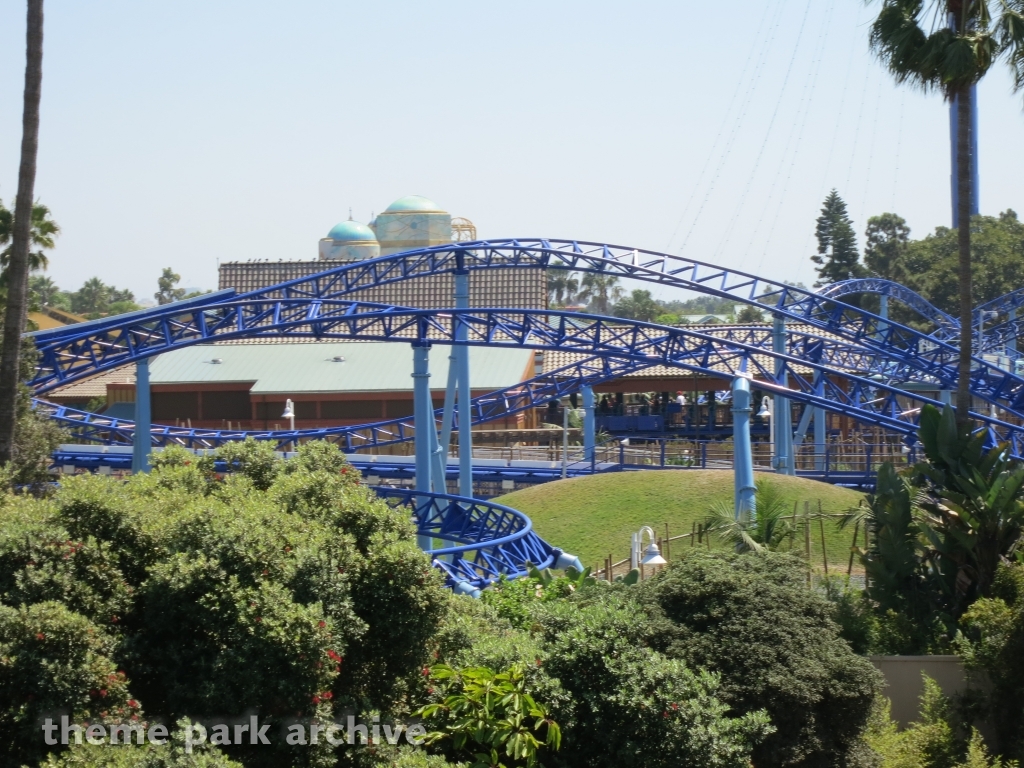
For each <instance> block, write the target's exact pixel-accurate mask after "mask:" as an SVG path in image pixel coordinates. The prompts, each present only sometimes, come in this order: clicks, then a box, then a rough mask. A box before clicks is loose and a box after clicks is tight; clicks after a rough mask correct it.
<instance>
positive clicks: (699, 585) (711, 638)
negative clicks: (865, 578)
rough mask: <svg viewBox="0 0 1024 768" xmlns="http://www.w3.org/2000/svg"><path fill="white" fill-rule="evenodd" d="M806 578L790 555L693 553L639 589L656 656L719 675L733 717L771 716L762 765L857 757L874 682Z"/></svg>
mask: <svg viewBox="0 0 1024 768" xmlns="http://www.w3.org/2000/svg"><path fill="white" fill-rule="evenodd" d="M806 578H807V576H806V568H805V566H804V564H803V563H802V562H801V561H800V560H798V559H797V558H795V557H792V556H790V555H783V554H779V553H774V552H762V553H760V554H757V555H734V556H731V557H728V556H715V555H711V554H709V553H704V552H702V551H700V550H697V551H695V552H693V553H692V554H689V555H688V556H687V557H685V558H683V559H682V560H680V561H678V562H677V563H674V564H673V565H672V567H670V568H667V569H665V570H664V571H663V572H662V573H660V574H658V575H657V576H656V577H654V578H652V579H649V580H648V581H646V582H644V583H643V584H642V585H641V586H640V587H639V589H640V591H641V594H642V599H643V600H644V602H645V604H646V605H648V606H650V608H649V610H650V611H651V615H652V617H653V618H654V619H655V620H656V627H657V632H656V633H655V634H654V635H653V640H654V642H655V644H656V646H657V647H658V648H659V649H661V650H663V652H664V653H665V654H666V655H667V656H669V657H672V658H677V659H681V660H683V661H685V662H686V663H687V665H688V666H690V667H692V668H706V669H709V670H711V671H713V672H715V673H717V674H719V675H720V676H721V690H720V695H721V697H722V698H723V700H724V701H725V702H726V703H728V704H729V705H730V706H731V707H732V708H733V709H734V710H735V711H739V712H752V711H756V710H759V709H764V710H765V711H767V712H768V715H769V716H770V718H771V723H772V725H773V726H774V728H775V733H773V734H772V735H770V736H768V738H766V739H765V740H764V741H763V742H762V743H760V744H759V745H757V746H756V747H755V749H754V753H753V759H754V762H755V764H757V765H758V766H762V767H765V766H784V765H802V766H843V765H856V764H859V763H860V761H861V760H862V759H863V757H864V755H863V754H862V745H861V742H860V733H861V731H862V729H863V727H864V725H865V723H866V722H867V718H868V715H869V713H870V709H871V704H872V701H873V699H874V697H875V695H876V693H877V692H878V689H879V683H880V680H879V676H878V673H877V672H876V671H875V670H874V668H873V667H872V666H871V664H870V663H869V662H868V661H867V660H866V659H863V658H860V657H858V656H856V655H854V654H853V653H852V651H851V650H850V647H849V646H848V645H847V644H846V642H844V641H843V640H842V639H841V638H840V637H839V627H838V626H837V625H836V624H835V623H834V621H833V611H832V608H831V606H830V605H829V603H828V602H827V601H826V600H825V599H824V598H823V597H822V596H821V595H820V594H819V593H817V592H816V591H812V590H809V589H807V586H806Z"/></svg>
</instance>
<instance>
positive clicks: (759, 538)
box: [704, 478, 797, 552]
mask: <svg viewBox="0 0 1024 768" xmlns="http://www.w3.org/2000/svg"><path fill="white" fill-rule="evenodd" d="M756 485H757V491H756V492H755V494H754V509H755V510H756V511H755V514H754V516H753V517H752V518H750V519H743V518H740V519H737V518H736V513H735V510H734V508H733V504H732V503H731V502H730V503H728V504H726V503H723V502H719V503H717V504H715V505H713V506H712V507H711V509H710V510H708V514H707V515H706V516H705V518H704V529H705V530H706V531H708V532H714V533H715V534H717V536H718V538H719V539H721V540H722V541H724V542H725V543H727V544H730V545H731V546H732V547H734V548H735V549H736V551H737V552H763V551H764V550H776V549H778V548H779V547H780V546H781V545H782V543H783V542H785V541H789V542H790V544H791V545H792V543H793V540H794V539H795V538H796V533H797V526H796V525H795V524H794V521H790V520H789V519H787V517H788V516H787V514H786V513H787V512H788V511H789V505H788V504H787V503H786V501H785V499H784V498H783V497H782V491H780V490H779V487H778V486H777V485H775V484H774V483H772V482H771V481H769V480H766V479H763V478H762V479H760V480H758V481H757V483H756Z"/></svg>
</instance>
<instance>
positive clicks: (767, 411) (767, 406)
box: [757, 395, 775, 467]
mask: <svg viewBox="0 0 1024 768" xmlns="http://www.w3.org/2000/svg"><path fill="white" fill-rule="evenodd" d="M757 417H758V418H759V419H764V420H765V421H767V422H768V452H769V457H770V461H769V463H770V464H771V465H772V466H773V467H774V466H775V430H774V429H772V409H771V398H770V397H768V396H767V395H765V396H764V397H762V398H761V410H759V411H758V412H757Z"/></svg>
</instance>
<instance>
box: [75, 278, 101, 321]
mask: <svg viewBox="0 0 1024 768" xmlns="http://www.w3.org/2000/svg"><path fill="white" fill-rule="evenodd" d="M109 304H110V286H109V285H105V284H104V283H103V281H102V280H100V279H99V278H98V277H90V278H89V279H88V280H86V281H85V282H84V283H83V284H82V287H81V288H79V289H78V290H77V291H75V292H74V293H73V294H71V309H72V311H74V312H77V313H79V314H82V315H97V314H99V313H101V312H106V311H107V307H108V305H109Z"/></svg>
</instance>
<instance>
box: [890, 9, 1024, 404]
mask: <svg viewBox="0 0 1024 768" xmlns="http://www.w3.org/2000/svg"><path fill="white" fill-rule="evenodd" d="M881 2H882V9H881V11H880V12H879V14H878V18H877V19H876V20H875V21H874V23H873V24H872V26H871V48H872V49H873V50H874V51H875V53H876V54H878V56H879V58H880V59H881V60H882V61H883V62H884V63H885V65H886V66H887V67H888V69H889V72H890V73H892V75H893V77H895V78H896V82H897V83H911V84H912V85H915V86H917V87H918V88H921V89H922V90H924V91H932V90H938V91H941V92H942V94H943V96H944V97H945V98H946V99H947V100H948V101H950V102H954V101H955V103H956V110H957V111H956V120H957V146H956V158H957V161H956V162H957V179H956V184H957V196H958V204H957V211H956V226H957V235H958V238H957V247H958V250H959V267H960V268H959V272H960V280H959V293H960V359H959V370H958V384H957V392H956V410H957V418H958V419H959V420H961V421H963V422H966V421H968V420H969V419H970V416H969V413H968V412H969V410H970V406H971V393H970V375H971V341H972V339H971V332H972V328H971V322H972V320H971V318H972V310H973V304H974V302H973V300H972V295H971V230H970V224H971V199H972V197H973V196H972V189H971V187H972V183H973V182H972V179H973V176H972V169H971V163H973V162H975V158H973V157H971V152H970V147H971V101H972V98H973V86H974V85H975V84H976V83H977V82H978V81H979V80H981V78H982V77H984V76H985V74H986V73H987V72H988V70H989V68H991V66H992V64H993V63H995V61H996V60H997V59H998V58H1000V57H1001V56H1005V57H1006V58H1007V61H1008V63H1009V65H1010V68H1011V69H1012V70H1013V76H1014V88H1015V89H1016V90H1018V91H1019V90H1021V89H1024V7H1022V5H1021V3H1020V2H1019V0H1013V1H1012V2H1011V1H1010V0H997V1H996V2H994V3H991V5H995V7H996V14H995V15H993V14H992V11H991V9H990V7H989V6H990V2H989V0H881Z"/></svg>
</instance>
